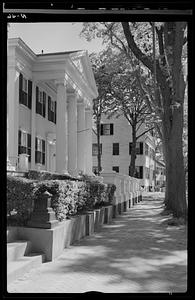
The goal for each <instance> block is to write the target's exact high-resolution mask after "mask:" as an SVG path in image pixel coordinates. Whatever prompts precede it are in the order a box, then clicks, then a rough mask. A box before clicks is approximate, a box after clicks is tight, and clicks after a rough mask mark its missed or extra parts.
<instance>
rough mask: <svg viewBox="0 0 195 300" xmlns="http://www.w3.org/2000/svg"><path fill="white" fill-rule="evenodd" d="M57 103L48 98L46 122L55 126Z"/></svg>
mask: <svg viewBox="0 0 195 300" xmlns="http://www.w3.org/2000/svg"><path fill="white" fill-rule="evenodd" d="M56 108H57V103H56V101H53V100H52V99H51V97H50V96H48V120H49V121H51V122H53V123H55V124H56Z"/></svg>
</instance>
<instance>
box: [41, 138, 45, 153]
mask: <svg viewBox="0 0 195 300" xmlns="http://www.w3.org/2000/svg"><path fill="white" fill-rule="evenodd" d="M42 152H45V141H44V140H42Z"/></svg>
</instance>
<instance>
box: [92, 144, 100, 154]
mask: <svg viewBox="0 0 195 300" xmlns="http://www.w3.org/2000/svg"><path fill="white" fill-rule="evenodd" d="M100 154H101V155H102V144H100ZM92 155H93V156H97V155H98V145H97V144H92Z"/></svg>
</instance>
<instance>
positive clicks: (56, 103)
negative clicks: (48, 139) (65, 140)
mask: <svg viewBox="0 0 195 300" xmlns="http://www.w3.org/2000/svg"><path fill="white" fill-rule="evenodd" d="M56 111H57V102H56V101H55V114H54V117H55V119H54V123H55V124H56Z"/></svg>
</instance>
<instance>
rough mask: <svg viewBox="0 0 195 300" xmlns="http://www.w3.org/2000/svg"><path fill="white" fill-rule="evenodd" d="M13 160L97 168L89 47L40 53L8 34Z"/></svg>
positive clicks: (69, 169)
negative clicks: (93, 137) (9, 37)
mask: <svg viewBox="0 0 195 300" xmlns="http://www.w3.org/2000/svg"><path fill="white" fill-rule="evenodd" d="M7 62H8V65H7V69H8V72H7V160H8V162H9V165H12V167H14V168H15V169H16V170H23V171H25V170H27V169H33V170H47V171H51V172H57V173H61V174H62V173H69V174H71V175H74V176H75V175H78V173H79V171H82V172H84V173H88V174H90V173H91V172H92V153H91V145H92V100H93V99H94V98H96V97H97V96H98V92H97V88H96V83H95V80H94V76H93V72H92V68H91V64H90V61H89V57H88V54H87V51H69V52H60V53H45V54H38V55H37V54H35V53H34V52H33V51H32V50H31V49H30V48H29V47H28V46H27V45H26V44H25V43H24V41H23V40H22V39H20V38H13V39H8V61H7Z"/></svg>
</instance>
